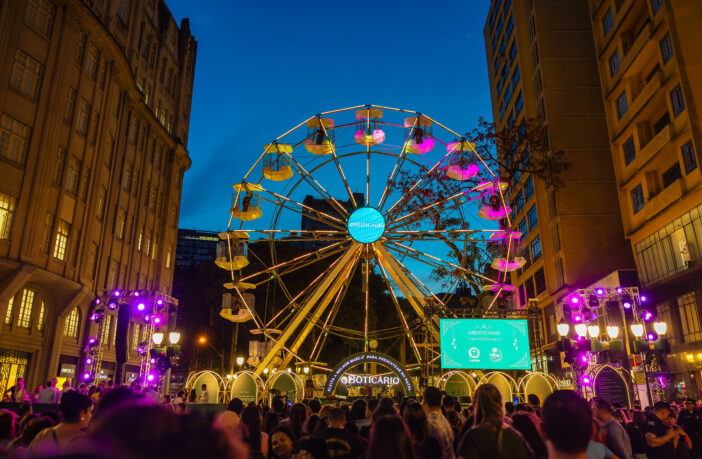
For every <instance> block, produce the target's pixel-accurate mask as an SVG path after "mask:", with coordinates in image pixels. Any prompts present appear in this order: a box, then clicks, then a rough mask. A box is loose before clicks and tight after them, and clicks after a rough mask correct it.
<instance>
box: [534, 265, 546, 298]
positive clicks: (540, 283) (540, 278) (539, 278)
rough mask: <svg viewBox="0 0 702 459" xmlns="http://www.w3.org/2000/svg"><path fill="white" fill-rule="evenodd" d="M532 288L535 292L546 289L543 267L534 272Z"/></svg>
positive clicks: (538, 292)
mask: <svg viewBox="0 0 702 459" xmlns="http://www.w3.org/2000/svg"><path fill="white" fill-rule="evenodd" d="M534 289H535V290H536V294H537V295H539V294H540V293H542V292H544V291H546V276H545V275H544V268H539V270H538V271H536V272H535V273H534Z"/></svg>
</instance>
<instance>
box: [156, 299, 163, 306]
mask: <svg viewBox="0 0 702 459" xmlns="http://www.w3.org/2000/svg"><path fill="white" fill-rule="evenodd" d="M156 304H157V305H159V306H161V305H162V304H163V300H162V299H160V298H159V299H158V300H156Z"/></svg>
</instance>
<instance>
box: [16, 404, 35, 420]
mask: <svg viewBox="0 0 702 459" xmlns="http://www.w3.org/2000/svg"><path fill="white" fill-rule="evenodd" d="M31 413H32V404H31V403H30V402H22V403H20V406H19V407H18V408H17V416H19V417H24V416H26V415H27V414H31Z"/></svg>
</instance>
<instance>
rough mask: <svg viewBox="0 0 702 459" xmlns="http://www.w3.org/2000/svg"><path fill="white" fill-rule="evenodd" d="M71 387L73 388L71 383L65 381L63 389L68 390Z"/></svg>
mask: <svg viewBox="0 0 702 459" xmlns="http://www.w3.org/2000/svg"><path fill="white" fill-rule="evenodd" d="M69 387H71V381H69V380H65V381H64V382H63V388H64V389H68V388H69Z"/></svg>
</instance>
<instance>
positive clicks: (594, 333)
mask: <svg viewBox="0 0 702 459" xmlns="http://www.w3.org/2000/svg"><path fill="white" fill-rule="evenodd" d="M587 332H588V334H589V335H590V338H597V337H598V336H600V326H599V325H590V326H589V327H587Z"/></svg>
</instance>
